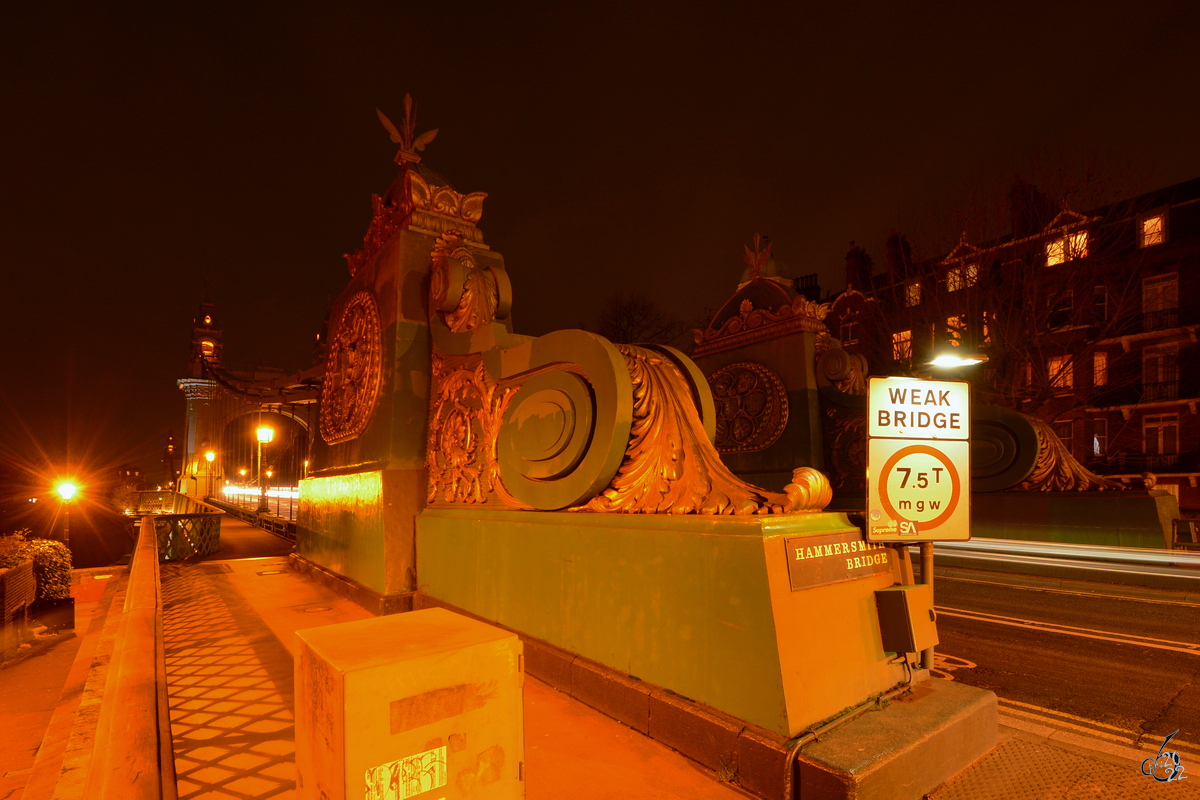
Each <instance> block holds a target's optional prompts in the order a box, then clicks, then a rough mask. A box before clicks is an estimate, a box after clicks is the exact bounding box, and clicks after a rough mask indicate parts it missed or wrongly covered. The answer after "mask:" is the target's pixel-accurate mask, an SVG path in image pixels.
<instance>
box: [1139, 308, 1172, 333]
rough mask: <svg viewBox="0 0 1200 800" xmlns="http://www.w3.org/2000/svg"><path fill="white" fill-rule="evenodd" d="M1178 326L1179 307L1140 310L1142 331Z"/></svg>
mask: <svg viewBox="0 0 1200 800" xmlns="http://www.w3.org/2000/svg"><path fill="white" fill-rule="evenodd" d="M1178 327H1179V309H1178V308H1164V309H1162V310H1160V311H1143V312H1142V330H1143V331H1161V330H1165V329H1167V328H1178Z"/></svg>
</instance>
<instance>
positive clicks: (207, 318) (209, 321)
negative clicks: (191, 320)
mask: <svg viewBox="0 0 1200 800" xmlns="http://www.w3.org/2000/svg"><path fill="white" fill-rule="evenodd" d="M204 324H205V325H212V317H210V316H209V315H207V314H205V315H204Z"/></svg>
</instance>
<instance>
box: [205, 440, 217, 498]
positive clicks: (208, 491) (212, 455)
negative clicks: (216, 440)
mask: <svg viewBox="0 0 1200 800" xmlns="http://www.w3.org/2000/svg"><path fill="white" fill-rule="evenodd" d="M216 459H217V454H216V452H215V451H213V450H209V451H208V452H206V453H205V454H204V460H205V461H207V462H208V466H207V467H206V468H205V469H206V471H207V476H206V477H207V480H206V481H205V482H204V496H205V497H211V496H212V493H213V488H212V480H213V474H212V472H213V462H214V461H216Z"/></svg>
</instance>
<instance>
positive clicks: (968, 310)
mask: <svg viewBox="0 0 1200 800" xmlns="http://www.w3.org/2000/svg"><path fill="white" fill-rule="evenodd" d="M1009 200H1010V202H1011V204H1012V215H1011V224H1012V232H1011V233H1010V234H1008V235H1007V236H1004V237H1001V238H999V239H997V240H994V241H990V242H985V243H981V244H978V245H976V244H972V243H971V242H969V241H968V239H967V237H966V235H965V234H964V236H963V237H962V239H961V240H960V242H959V244H958V245H957V246H956V247H955V248H954V249H953V250H951V251H950V252H949V253H947V254H946V255H945V256H943V257H940V258H935V259H930V260H928V261H924V262H920V263H913V262H912V260H911V257H910V255H909V249H908V246H907V242H906V241H905V240H904V237H902V236H900V235H898V234H896V233H895V232H892V234H891V236H889V238H888V241H887V245H886V247H885V250H886V256H887V258H886V272H881V273H879V274H874V272H873V269H872V267H871V261H870V256H868V255H867V254H866V252H865V251H863V250H862V248H860V247H854V248H853V249H851V250H850V252H849V253H848V254H847V256H846V282H847V289H846V290H845V291H843V292H842V293H840V294H838V295H837V296H835V297H833V298H831V302H832V306H831V309H830V313H829V315H828V316H827V318H826V324H827V325H828V327H829V331H830V333H831V335H833V336H834V337H836V338H840V339H841V340H842V342H843V344H844V346H845V347H846V348H847V349H849V350H855V351H857V352H860V353H862V355H864V356H865V357H866V358H867V360H868V363H869V364H870V368H871V370H872V372H874V373H875V374H908V375H917V374H920V375H928V376H931V377H937V376H939V373H938V371H937V369H936V368H934V367H930V366H929V362H930V361H931V360H932V358H933V357H934V356H935V355H937V354H938V353H940V352H941V351H950V352H957V353H966V352H971V353H975V354H978V355H982V356H986V358H987V361H986V362H985V363H983V364H980V365H978V366H975V367H969V368H966V369H964V370H962V371H961V373H960V375H959V377H964V378H967V379H968V380H970V381H971V383H972V385H973V390H974V392H975V398H976V402H981V403H990V404H995V405H1003V406H1006V407H1009V408H1015V409H1018V410H1020V411H1023V412H1025V413H1029V414H1033V415H1035V416H1038V417H1041V418H1042V419H1044V420H1046V421H1047V422H1049V423H1051V424H1052V425H1053V427H1054V429H1055V431H1056V432H1057V433H1058V435H1059V437H1060V438H1061V439H1062V441H1063V442H1064V443H1065V444H1067V446H1068V447H1069V448H1070V450H1071V452H1072V454H1073V455H1074V456H1075V457H1076V458H1078V459H1079V460H1080V461H1082V462H1083V463H1084V464H1086V465H1087V466H1088V467H1089V468H1091V469H1092V470H1094V471H1095V472H1098V473H1100V474H1103V475H1108V476H1111V477H1117V478H1120V479H1121V480H1124V481H1126V482H1129V483H1134V482H1138V483H1139V485H1140V482H1142V481H1146V480H1149V481H1150V482H1151V483H1154V482H1156V488H1160V489H1166V490H1168V491H1170V492H1172V493H1174V494H1176V496H1177V497H1178V498H1179V501H1180V506H1181V508H1182V509H1183V510H1184V511H1185V513H1187V512H1190V513H1192V514H1200V488H1198V487H1197V479H1198V478H1200V416H1197V403H1198V402H1200V348H1198V347H1197V331H1200V309H1197V308H1196V305H1197V304H1196V303H1195V302H1194V301H1195V300H1196V299H1200V179H1196V180H1192V181H1188V182H1185V183H1181V184H1177V185H1175V186H1169V187H1166V188H1163V189H1159V190H1156V191H1152V192H1147V193H1146V194H1142V195H1139V196H1137V197H1134V198H1130V199H1127V200H1122V201H1119V202H1116V203H1113V204H1110V205H1107V206H1103V207H1101V208H1097V209H1093V210H1091V211H1087V212H1076V211H1074V210H1072V209H1070V208H1067V207H1065V206H1061V205H1060V206H1057V207H1055V205H1054V204H1052V203H1050V202H1049V201H1048V200H1047V199H1046V198H1045V197H1044V196H1043V195H1042V194H1041V193H1040V192H1038V191H1037V189H1036V188H1034V187H1032V186H1030V185H1028V184H1025V183H1023V182H1019V181H1018V183H1017V184H1016V185H1015V186H1014V188H1013V190H1012V192H1011V193H1010V197H1009ZM868 275H869V280H867V276H868ZM945 377H954V376H952V375H948V374H947V375H945ZM1144 473H1151V474H1152V475H1153V476H1154V477H1153V478H1151V479H1148V478H1147V476H1144Z"/></svg>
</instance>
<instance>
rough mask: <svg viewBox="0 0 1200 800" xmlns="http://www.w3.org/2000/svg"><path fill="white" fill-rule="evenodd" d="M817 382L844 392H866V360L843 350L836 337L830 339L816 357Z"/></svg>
mask: <svg viewBox="0 0 1200 800" xmlns="http://www.w3.org/2000/svg"><path fill="white" fill-rule="evenodd" d="M817 382H818V384H819V385H821V386H832V387H834V388H835V389H837V390H838V391H839V392H843V393H844V394H866V393H867V360H866V359H865V358H863V357H862V356H861V355H859V354H858V353H851V352H849V351H847V350H843V349H842V347H841V344H840V343H839V342H838V341H837V340H836V339H831V340H830V342H829V344H828V345H827V346H826V347H825V348H823V349H822V350H821V354H820V355H819V356H818V357H817Z"/></svg>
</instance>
